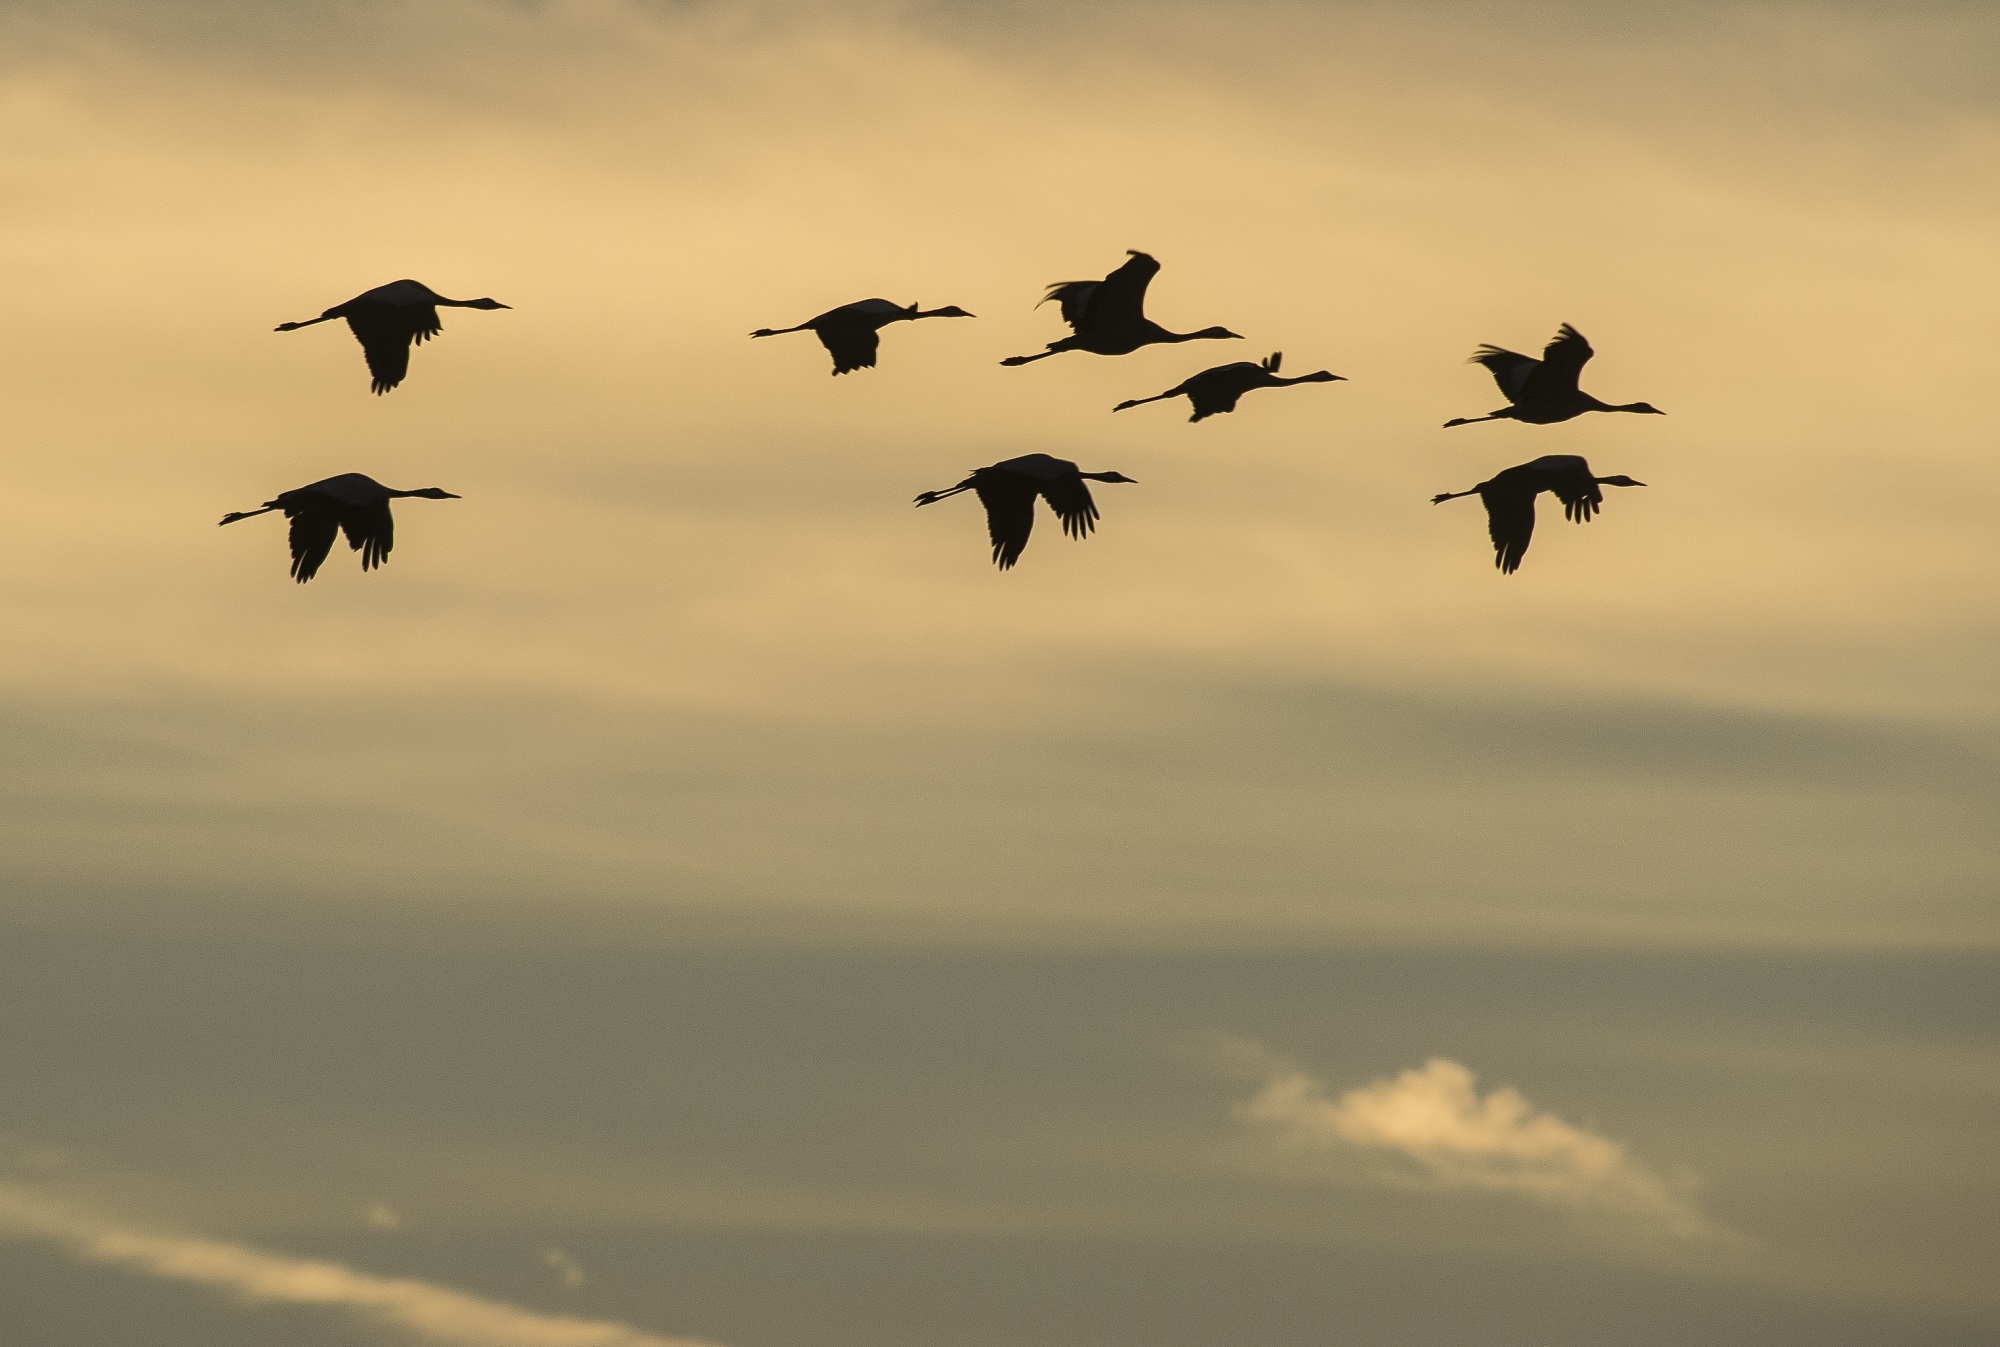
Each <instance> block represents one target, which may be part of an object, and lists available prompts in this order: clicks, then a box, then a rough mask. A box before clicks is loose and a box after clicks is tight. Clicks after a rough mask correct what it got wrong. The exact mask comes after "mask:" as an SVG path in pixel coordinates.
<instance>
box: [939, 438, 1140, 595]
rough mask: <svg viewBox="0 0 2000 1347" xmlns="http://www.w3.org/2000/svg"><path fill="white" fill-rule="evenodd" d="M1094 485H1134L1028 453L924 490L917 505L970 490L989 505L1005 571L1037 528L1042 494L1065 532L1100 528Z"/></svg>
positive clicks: (997, 561)
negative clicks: (1038, 500)
mask: <svg viewBox="0 0 2000 1347" xmlns="http://www.w3.org/2000/svg"><path fill="white" fill-rule="evenodd" d="M1086 477H1087V478H1089V479H1090V480H1091V481H1093V482H1130V481H1132V480H1133V479H1132V478H1130V477H1127V476H1126V475H1125V474H1124V473H1122V472H1083V471H1081V470H1080V469H1078V467H1077V466H1076V464H1074V463H1072V462H1070V461H1069V460H1068V459H1065V458H1051V457H1050V456H1049V455H1047V454H1024V455H1022V456H1021V457H1020V458H1010V459H1008V460H1007V461H1005V462H1004V463H995V464H993V465H992V466H991V467H985V468H975V469H974V470H973V473H972V475H971V476H970V477H968V478H966V479H965V480H964V481H962V482H960V483H959V484H958V485H957V486H953V487H946V488H945V489H944V490H942V491H926V492H924V493H923V494H922V495H921V496H918V497H917V504H918V505H930V504H932V503H933V502H936V501H941V500H943V499H944V498H945V497H946V496H956V495H957V494H958V493H959V492H961V491H971V492H973V493H975V494H976V495H977V496H978V497H979V503H980V504H981V505H984V506H985V507H986V532H987V534H988V535H989V536H990V537H991V538H992V539H993V564H994V565H996V566H998V567H999V568H1000V569H1001V570H1003V571H1004V570H1006V569H1008V568H1009V567H1010V566H1012V565H1013V564H1014V563H1015V562H1016V561H1018V560H1020V558H1021V551H1022V549H1023V548H1025V547H1026V546H1027V545H1028V535H1029V534H1030V533H1031V532H1033V531H1034V527H1035V497H1036V496H1040V497H1041V498H1042V499H1043V500H1045V501H1047V502H1048V504H1049V509H1051V510H1053V511H1054V512H1055V516H1056V518H1058V519H1060V520H1062V526H1063V532H1064V533H1067V534H1068V535H1069V536H1070V537H1072V538H1082V537H1084V536H1086V535H1088V534H1089V533H1090V532H1091V530H1093V529H1094V528H1096V527H1097V502H1096V501H1094V500H1092V499H1091V498H1090V488H1089V487H1087V486H1085V485H1084V484H1083V482H1084V479H1085V478H1086Z"/></svg>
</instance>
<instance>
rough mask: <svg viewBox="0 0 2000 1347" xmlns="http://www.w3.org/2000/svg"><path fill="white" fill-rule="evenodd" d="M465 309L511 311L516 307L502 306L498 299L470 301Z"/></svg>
mask: <svg viewBox="0 0 2000 1347" xmlns="http://www.w3.org/2000/svg"><path fill="white" fill-rule="evenodd" d="M465 307H466V308H468V309H511V308H513V307H514V306H513V305H512V304H502V303H501V302H500V301H499V300H497V299H474V300H468V301H467V302H466V304H465Z"/></svg>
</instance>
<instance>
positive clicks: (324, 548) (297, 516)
mask: <svg viewBox="0 0 2000 1347" xmlns="http://www.w3.org/2000/svg"><path fill="white" fill-rule="evenodd" d="M405 496H422V497H424V498H425V499H427V500H457V499H459V497H457V496H454V495H453V494H452V493H451V492H449V491H446V490H444V489H442V488H440V487H435V486H427V487H424V488H423V489H422V490H419V491H397V490H394V489H393V488H391V487H386V486H383V485H382V484H381V483H380V482H378V481H376V480H375V479H374V478H373V477H365V476H363V475H362V474H361V473H358V472H344V473H342V474H340V476H338V477H329V478H327V479H326V480H324V481H320V482H313V483H311V484H310V485H307V486H302V487H299V488H298V489H297V490H294V491H286V492H282V493H280V494H279V496H278V498H277V499H276V500H267V501H265V502H264V504H263V505H262V506H261V507H260V508H258V509H255V510H239V511H236V512H234V513H231V514H226V515H224V516H222V522H223V523H225V524H234V523H235V522H236V521H237V520H239V519H250V518H253V517H255V516H257V515H260V514H269V513H270V512H271V511H272V510H283V511H284V512H285V518H287V519H289V520H291V521H292V529H291V544H292V579H294V580H296V581H298V582H299V583H300V584H304V583H305V582H306V581H308V580H310V579H312V578H313V577H314V576H315V575H317V574H319V568H320V563H321V562H323V561H325V560H326V554H327V553H328V552H330V551H332V550H333V539H334V535H335V534H336V533H345V534H346V535H347V545H348V546H349V547H351V548H353V549H354V550H355V551H357V552H359V553H360V554H361V569H362V570H364V571H371V570H374V569H375V568H376V567H377V566H380V565H381V564H382V563H383V562H385V561H387V560H388V559H389V549H390V548H392V547H394V546H395V545H396V521H395V520H394V519H393V518H392V517H391V516H390V514H389V502H390V501H392V500H396V499H398V498H401V497H405Z"/></svg>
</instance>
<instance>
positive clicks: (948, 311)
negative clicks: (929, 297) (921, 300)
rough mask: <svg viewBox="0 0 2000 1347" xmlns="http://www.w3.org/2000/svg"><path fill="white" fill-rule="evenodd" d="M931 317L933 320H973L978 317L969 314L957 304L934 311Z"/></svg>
mask: <svg viewBox="0 0 2000 1347" xmlns="http://www.w3.org/2000/svg"><path fill="white" fill-rule="evenodd" d="M930 316H931V317H933V318H971V317H974V316H976V315H973V314H970V313H967V312H966V311H965V310H964V309H961V308H959V307H958V305H956V304H947V305H945V306H944V307H943V308H941V309H932V310H931V315H930Z"/></svg>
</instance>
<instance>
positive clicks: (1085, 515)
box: [1040, 474, 1097, 538]
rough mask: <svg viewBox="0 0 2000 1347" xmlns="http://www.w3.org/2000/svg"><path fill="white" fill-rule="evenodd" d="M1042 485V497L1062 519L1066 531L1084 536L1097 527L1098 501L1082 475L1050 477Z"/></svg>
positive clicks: (1076, 536) (1074, 535)
mask: <svg viewBox="0 0 2000 1347" xmlns="http://www.w3.org/2000/svg"><path fill="white" fill-rule="evenodd" d="M1040 485H1041V488H1042V499H1043V500H1045V501H1047V502H1048V503H1049V508H1050V509H1051V510H1054V511H1055V512H1056V518H1058V519H1060V520H1062V526H1063V532H1064V533H1067V534H1068V535H1069V536H1070V537H1072V538H1082V537H1084V536H1086V535H1088V534H1089V533H1090V531H1091V530H1092V529H1094V528H1096V527H1097V502H1096V501H1094V500H1092V499H1091V498H1090V488H1089V487H1087V486H1085V485H1084V483H1083V479H1082V478H1081V477H1077V476H1074V475H1069V474H1066V475H1064V476H1061V477H1049V478H1044V479H1043V480H1042V482H1041V483H1040Z"/></svg>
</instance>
